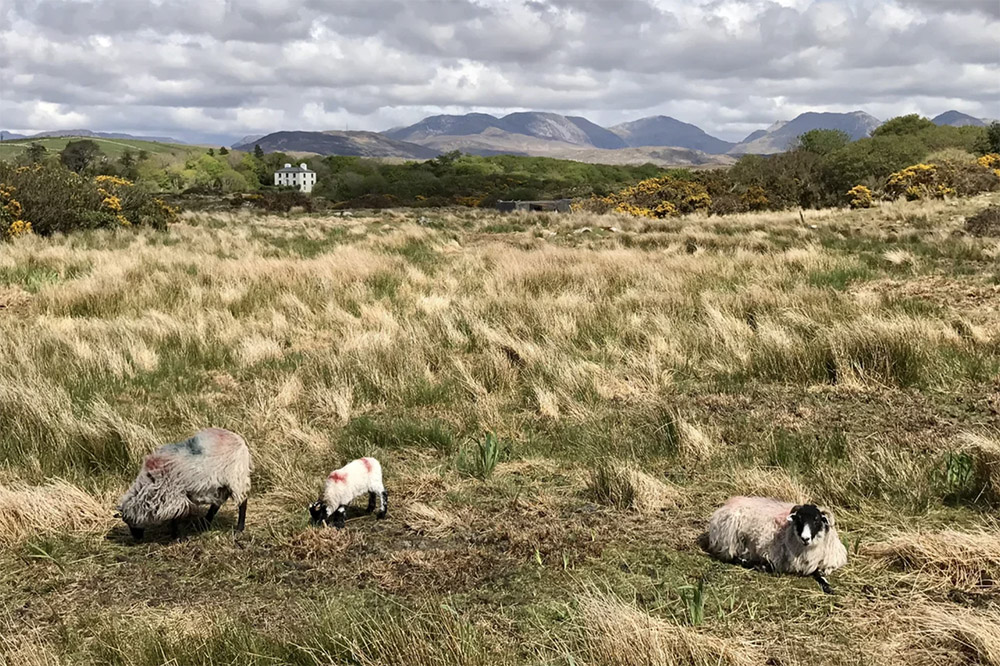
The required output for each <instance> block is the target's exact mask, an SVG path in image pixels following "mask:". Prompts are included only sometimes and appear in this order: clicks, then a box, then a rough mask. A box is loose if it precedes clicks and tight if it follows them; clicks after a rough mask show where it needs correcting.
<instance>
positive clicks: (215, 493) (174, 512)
mask: <svg viewBox="0 0 1000 666" xmlns="http://www.w3.org/2000/svg"><path fill="white" fill-rule="evenodd" d="M250 470H251V463H250V449H249V448H248V447H247V443H246V441H245V440H244V439H243V438H242V437H240V436H239V435H237V434H236V433H234V432H229V431H228V430H222V429H220V428H206V429H205V430H199V431H198V432H196V433H195V434H194V435H192V436H191V437H189V438H187V439H185V440H184V441H182V442H177V443H176V444H167V445H165V446H161V447H160V448H158V449H156V450H155V451H153V452H152V453H151V454H149V455H148V456H146V458H145V460H143V462H142V468H141V469H140V470H139V476H138V477H136V480H135V482H133V483H132V487H131V488H129V489H128V491H127V492H126V493H125V494H124V495H123V496H122V498H121V501H120V502H119V503H118V511H119V512H120V514H121V518H122V520H124V521H125V523H126V524H127V525H128V527H129V530H130V531H131V532H132V536H133V537H135V539H136V540H140V539H142V537H143V534H144V533H145V528H146V527H150V526H152V525H157V524H160V523H164V522H167V521H170V523H171V531H172V533H173V535H174V536H176V535H177V525H178V520H179V519H180V518H183V517H184V516H187V515H189V514H190V513H191V512H192V510H193V509H194V508H195V506H196V505H198V504H208V505H209V509H208V513H207V514H205V520H206V521H207V522H208V523H211V522H212V519H213V518H215V514H216V513H217V512H218V511H219V507H220V506H222V503H223V502H225V501H226V500H227V499H229V498H230V497H232V498H233V501H234V502H236V503H237V504H239V521H238V523H237V525H236V530H237V531H240V532H242V531H243V528H244V526H245V524H246V514H247V496H248V495H249V494H250Z"/></svg>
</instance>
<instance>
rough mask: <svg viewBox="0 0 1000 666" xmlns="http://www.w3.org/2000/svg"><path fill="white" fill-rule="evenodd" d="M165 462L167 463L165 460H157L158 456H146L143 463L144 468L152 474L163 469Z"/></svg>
mask: <svg viewBox="0 0 1000 666" xmlns="http://www.w3.org/2000/svg"><path fill="white" fill-rule="evenodd" d="M164 462H165V461H164V460H163V458H157V457H156V456H146V461H145V462H144V463H143V466H144V467H145V468H146V469H147V470H149V471H150V472H152V471H154V470H157V469H160V468H161V467H163V463H164Z"/></svg>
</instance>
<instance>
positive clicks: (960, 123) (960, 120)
mask: <svg viewBox="0 0 1000 666" xmlns="http://www.w3.org/2000/svg"><path fill="white" fill-rule="evenodd" d="M931 122H933V123H934V124H935V125H951V126H953V127H966V126H968V125H972V126H974V127H985V126H986V125H987V123H986V121H984V120H983V119H982V118H976V117H975V116H970V115H969V114H967V113H962V112H961V111H955V110H954V109H952V110H951V111H945V112H944V113H942V114H940V115H937V116H934V118H932V119H931Z"/></svg>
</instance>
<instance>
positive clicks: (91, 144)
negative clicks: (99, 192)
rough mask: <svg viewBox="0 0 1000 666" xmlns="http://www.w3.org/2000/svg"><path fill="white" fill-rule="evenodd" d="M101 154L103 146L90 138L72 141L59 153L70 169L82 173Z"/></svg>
mask: <svg viewBox="0 0 1000 666" xmlns="http://www.w3.org/2000/svg"><path fill="white" fill-rule="evenodd" d="M100 155H101V147H100V146H98V145H97V143H96V142H95V141H91V140H90V139H81V140H79V141H70V142H69V143H67V144H66V147H65V148H63V150H62V152H61V153H59V159H60V160H62V163H63V164H64V165H65V166H66V168H67V169H69V170H70V171H74V172H76V173H82V172H83V171H84V170H85V169H86V168H87V167H89V166H90V165H91V164H93V163H94V160H96V159H97V158H98V156H100Z"/></svg>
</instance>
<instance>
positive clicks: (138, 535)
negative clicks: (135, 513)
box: [128, 527, 146, 541]
mask: <svg viewBox="0 0 1000 666" xmlns="http://www.w3.org/2000/svg"><path fill="white" fill-rule="evenodd" d="M128 531H129V532H131V533H132V538H133V539H135V540H136V541H142V537H143V536H145V534H146V530H145V528H142V527H129V528H128Z"/></svg>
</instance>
